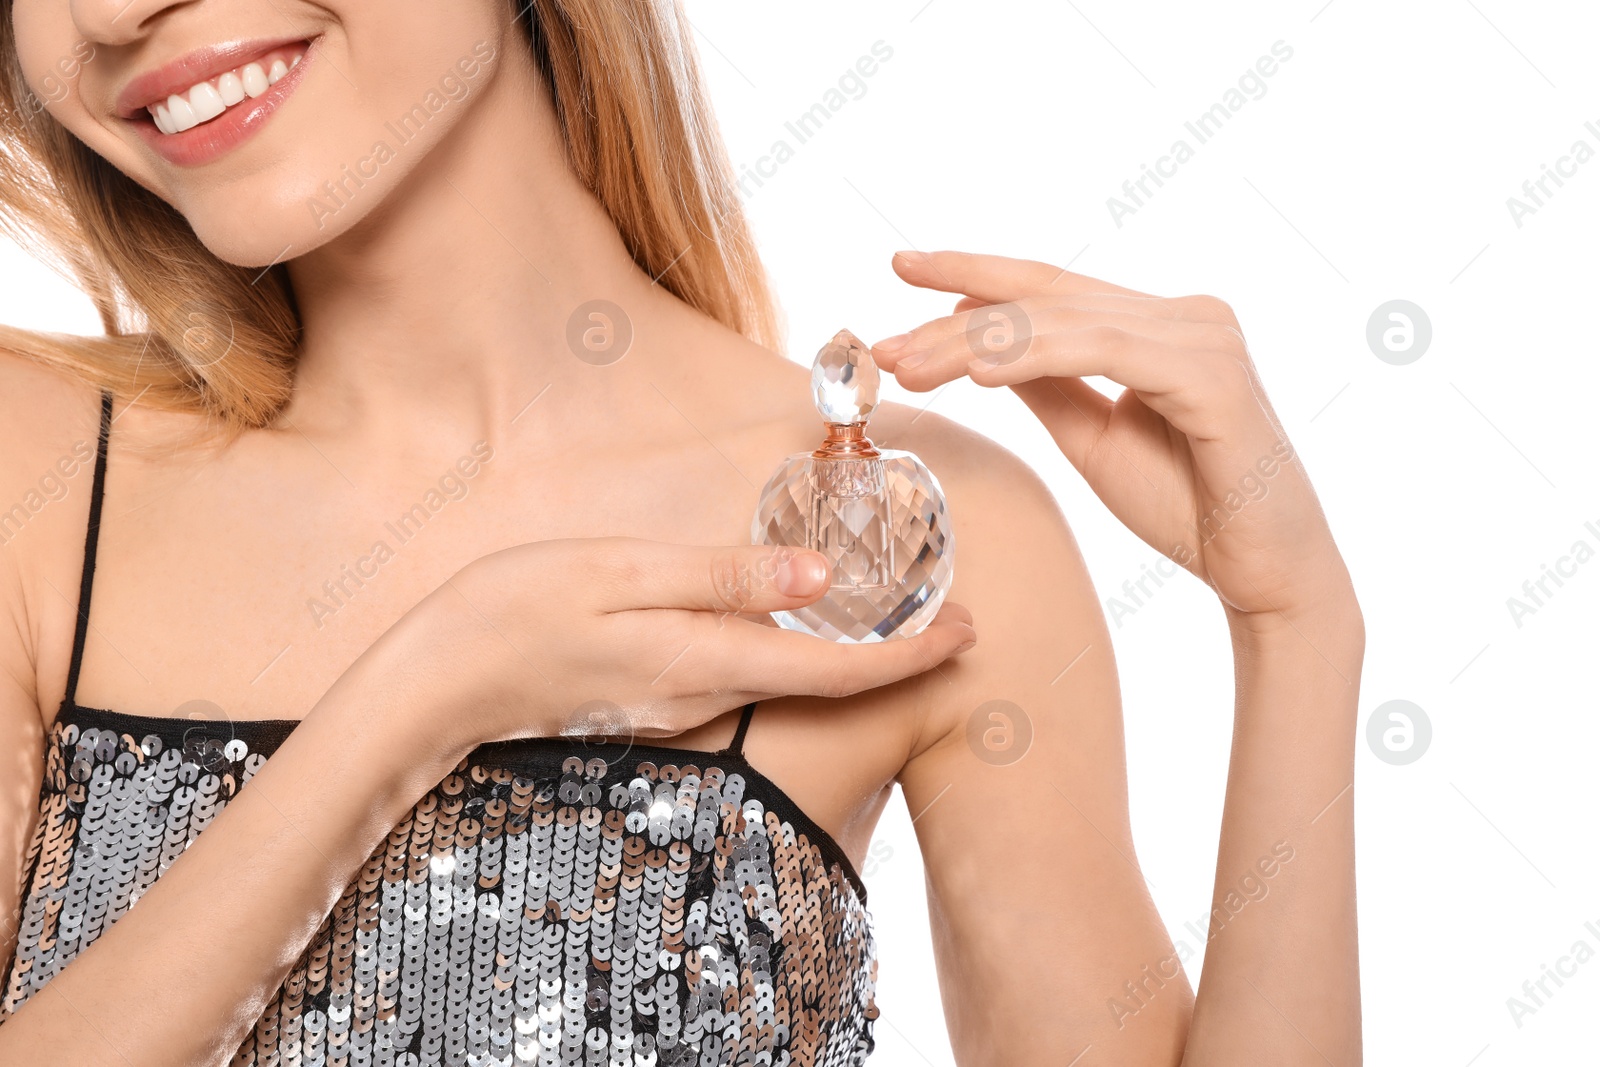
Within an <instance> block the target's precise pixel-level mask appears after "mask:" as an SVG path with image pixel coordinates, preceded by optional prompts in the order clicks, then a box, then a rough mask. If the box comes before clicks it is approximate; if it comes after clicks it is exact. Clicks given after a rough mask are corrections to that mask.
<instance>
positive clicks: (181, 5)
mask: <svg viewBox="0 0 1600 1067" xmlns="http://www.w3.org/2000/svg"><path fill="white" fill-rule="evenodd" d="M515 13H516V12H515V10H514V9H513V8H512V6H511V5H510V4H509V3H507V2H506V0H450V2H449V3H448V4H439V3H433V2H424V0H322V2H320V3H312V2H309V0H13V4H12V19H13V25H14V27H15V32H16V41H17V50H18V53H19V58H20V60H21V63H22V69H23V72H24V75H25V76H26V78H27V81H28V85H29V87H30V88H31V89H32V91H33V93H34V95H35V96H36V97H37V99H36V100H32V101H27V102H26V106H30V107H41V106H42V107H44V108H45V109H47V110H48V111H49V112H50V113H51V114H52V115H53V116H54V117H55V118H56V119H57V120H59V121H60V122H61V124H62V125H63V126H65V127H66V128H67V129H68V130H69V131H70V132H72V133H73V134H74V135H76V136H77V137H78V138H79V139H81V140H82V141H83V142H84V143H85V144H87V145H88V146H89V147H90V148H91V149H93V150H94V151H95V152H97V153H99V154H100V155H101V156H103V157H105V158H106V159H107V160H108V161H109V162H111V163H112V164H113V165H114V166H116V167H117V168H118V169H119V170H121V171H122V172H123V173H125V174H127V175H128V176H129V177H131V178H133V179H134V180H135V181H137V182H139V184H141V185H143V186H145V187H146V188H148V189H150V190H151V191H152V192H154V193H156V194H157V195H158V196H160V197H161V198H162V199H164V200H166V201H167V202H168V203H170V204H171V205H172V206H173V207H175V208H176V209H177V210H178V211H180V212H181V213H182V214H183V215H184V216H185V217H186V218H187V219H188V220H189V223H190V225H191V226H193V228H194V231H195V233H196V234H198V235H199V237H200V239H201V240H202V241H203V242H204V243H205V244H206V246H207V247H208V248H209V249H211V251H212V252H213V253H215V254H216V255H217V256H218V257H220V258H222V259H224V260H226V261H228V262H230V263H235V264H239V265H241V266H266V265H269V264H272V263H276V262H280V261H282V260H285V259H289V258H292V257H294V256H297V255H300V254H302V253H304V252H307V251H309V250H310V249H312V248H314V247H316V246H318V245H320V244H323V243H325V242H326V241H328V240H330V239H331V238H333V237H334V236H336V235H338V234H340V233H343V232H344V231H346V230H348V229H349V228H350V227H351V226H352V225H353V224H354V223H355V222H357V221H358V220H359V219H361V218H362V217H363V216H365V215H367V214H368V213H370V212H371V211H373V209H374V208H375V206H376V205H377V204H379V203H380V202H382V201H383V199H384V198H385V197H386V196H388V195H389V194H390V193H391V192H392V191H393V190H394V188H395V187H396V186H397V185H398V184H399V182H400V181H401V179H402V178H403V177H404V176H405V175H406V174H407V173H409V172H410V171H412V170H413V169H414V168H415V167H417V166H418V164H419V163H421V162H422V160H423V159H424V158H426V157H427V155H428V154H429V152H430V151H431V150H432V149H433V148H434V146H436V145H437V144H439V143H440V141H441V140H442V139H443V138H444V137H445V136H446V134H447V133H448V132H449V131H450V130H451V129H452V128H453V127H455V126H456V125H457V124H458V123H460V122H461V121H462V120H463V119H464V118H465V117H466V116H467V115H468V114H469V113H470V112H471V110H472V109H473V108H475V107H477V106H478V105H479V98H480V97H481V96H483V95H485V94H486V92H487V90H488V88H489V86H490V84H491V83H492V81H493V79H494V77H495V76H496V74H497V73H498V72H499V71H500V70H501V69H502V66H503V64H502V63H501V60H502V59H503V58H504V57H505V56H506V54H507V52H508V49H509V48H511V47H512V46H518V47H520V46H521V45H522V37H521V33H520V27H517V26H515V25H514V22H513V18H514V15H515Z"/></svg>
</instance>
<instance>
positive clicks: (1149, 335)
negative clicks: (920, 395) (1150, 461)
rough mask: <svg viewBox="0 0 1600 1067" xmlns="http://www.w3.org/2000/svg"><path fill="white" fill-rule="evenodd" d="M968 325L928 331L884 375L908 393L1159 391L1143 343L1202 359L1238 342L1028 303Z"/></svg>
mask: <svg viewBox="0 0 1600 1067" xmlns="http://www.w3.org/2000/svg"><path fill="white" fill-rule="evenodd" d="M967 321H968V322H970V323H971V327H970V328H969V329H967V330H965V331H959V332H947V333H946V335H945V336H943V337H938V335H937V333H936V332H934V331H932V330H930V331H929V333H930V338H929V341H930V343H929V345H928V347H927V348H924V349H921V350H913V351H909V352H906V353H903V354H900V355H899V356H898V357H897V358H896V359H895V360H894V362H893V364H892V365H890V366H886V367H884V369H885V370H888V371H890V372H891V373H893V374H894V376H895V380H896V381H898V382H899V383H900V384H901V385H903V386H905V387H906V388H907V389H910V390H911V391H913V392H926V391H928V390H930V389H935V388H937V387H939V386H941V385H943V384H945V383H946V382H949V381H953V380H955V379H956V378H959V377H962V376H963V375H966V374H969V373H970V374H971V375H972V378H973V380H974V381H976V382H977V383H978V384H979V385H988V386H995V385H1014V384H1016V383H1017V382H1020V381H1026V380H1028V379H1029V378H1034V377H1039V376H1041V375H1047V374H1050V375H1069V376H1072V377H1082V376H1083V375H1086V374H1087V375H1093V374H1101V375H1105V376H1106V377H1108V378H1111V379H1113V380H1115V381H1117V382H1119V383H1120V384H1122V385H1130V386H1134V387H1135V388H1140V389H1146V388H1165V387H1168V386H1170V385H1171V384H1172V383H1171V382H1170V381H1164V380H1160V379H1159V378H1158V373H1159V372H1160V371H1161V370H1162V368H1160V367H1157V366H1152V365H1151V359H1150V356H1151V354H1152V350H1142V349H1141V347H1140V346H1141V343H1142V342H1155V343H1159V344H1161V345H1165V346H1174V347H1181V346H1185V345H1188V346H1194V347H1195V348H1196V349H1197V350H1199V351H1206V352H1209V351H1211V350H1213V349H1217V350H1221V349H1222V348H1223V347H1224V346H1225V345H1229V344H1232V343H1234V341H1235V340H1236V339H1237V335H1236V334H1233V333H1229V332H1227V328H1226V327H1223V326H1218V325H1213V324H1200V323H1192V322H1186V321H1182V320H1176V319H1166V318H1152V317H1150V316H1147V315H1141V314H1135V313H1131V312H1116V311H1110V312H1107V311H1084V310H1082V309H1079V308H1077V307H1075V306H1071V305H1061V304H1053V303H1044V304H1039V303H1033V304H1031V305H1030V303H1029V302H1028V301H1018V302H1017V303H1015V304H1012V305H1007V306H1005V307H1004V308H998V307H997V308H980V309H979V310H977V311H974V312H971V313H969V318H968V320H967ZM935 338H937V339H935ZM885 362H887V361H885ZM880 365H882V364H881V363H880ZM1129 375H1132V377H1131V378H1130V377H1129ZM1135 379H1136V380H1135Z"/></svg>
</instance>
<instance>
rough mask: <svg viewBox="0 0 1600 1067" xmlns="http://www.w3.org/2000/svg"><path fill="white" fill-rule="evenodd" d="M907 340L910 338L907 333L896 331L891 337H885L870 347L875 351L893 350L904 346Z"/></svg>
mask: <svg viewBox="0 0 1600 1067" xmlns="http://www.w3.org/2000/svg"><path fill="white" fill-rule="evenodd" d="M909 340H911V335H910V334H909V333H897V334H895V335H894V336H893V337H885V338H884V339H883V340H881V341H879V342H878V343H877V344H875V345H873V346H872V348H873V350H874V351H876V352H893V351H894V350H895V349H897V348H903V347H905V343H906V342H907V341H909Z"/></svg>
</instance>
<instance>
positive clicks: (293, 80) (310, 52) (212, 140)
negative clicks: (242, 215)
mask: <svg viewBox="0 0 1600 1067" xmlns="http://www.w3.org/2000/svg"><path fill="white" fill-rule="evenodd" d="M316 51H317V42H316V40H315V39H313V40H312V41H311V44H310V45H309V47H307V48H306V50H305V52H303V53H302V54H301V56H300V62H298V63H296V64H295V65H294V66H292V67H290V68H289V73H287V74H285V75H284V76H283V77H281V78H279V79H278V80H277V82H276V83H275V84H273V85H272V86H271V87H270V88H268V89H267V91H266V92H264V93H262V94H261V95H260V96H258V97H255V98H254V99H246V100H242V101H240V102H239V103H237V104H235V105H233V106H232V107H230V108H229V109H228V110H226V111H224V112H223V113H222V114H220V115H218V116H217V117H216V118H214V119H212V120H211V121H210V122H202V123H201V124H200V125H198V126H196V127H194V128H193V129H190V130H184V131H183V132H182V133H162V132H161V131H160V130H158V129H156V123H155V119H154V118H152V117H151V116H150V113H149V112H148V111H145V112H144V113H143V114H142V115H141V117H139V118H134V119H129V120H127V121H129V122H130V123H132V124H133V128H134V129H136V130H138V131H139V136H141V137H143V138H144V140H145V143H146V144H148V145H149V146H150V147H151V148H153V149H155V150H156V151H157V152H158V153H160V155H161V157H162V158H163V159H165V160H166V161H167V162H168V163H172V164H174V165H176V166H179V167H200V166H204V165H205V164H207V163H211V162H213V161H215V160H217V159H220V158H222V157H223V156H225V155H227V154H228V153H229V152H231V151H233V150H234V149H235V148H238V147H239V146H240V145H242V144H244V143H245V142H246V141H248V140H249V139H250V138H252V137H254V136H255V135H256V134H257V133H259V132H260V131H261V128H262V127H263V126H265V125H266V124H267V121H268V120H269V119H270V118H272V116H273V115H274V114H275V113H276V112H277V110H278V108H280V107H282V106H283V102H284V101H285V100H287V99H289V95H290V94H291V93H293V92H294V91H295V88H296V87H297V86H299V84H300V80H301V79H302V78H304V77H305V73H306V68H307V67H309V66H310V65H311V63H312V57H313V56H314V55H316Z"/></svg>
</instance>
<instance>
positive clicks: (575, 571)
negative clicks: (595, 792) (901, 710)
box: [374, 537, 977, 751]
mask: <svg viewBox="0 0 1600 1067" xmlns="http://www.w3.org/2000/svg"><path fill="white" fill-rule="evenodd" d="M826 574H827V569H826V560H825V558H824V557H823V556H822V554H821V553H819V552H813V551H808V550H798V549H792V548H781V547H779V548H775V547H772V546H755V545H743V546H709V547H708V546H690V545H676V544H668V543H665V542H660V541H651V540H645V539H641V538H634V537H599V538H563V539H557V540H549V541H535V542H532V543H529V544H522V545H516V546H513V547H511V548H507V549H503V550H501V551H498V552H493V553H490V554H489V555H486V556H483V557H480V558H479V559H477V560H474V561H473V562H472V563H470V564H468V565H467V566H466V567H463V568H462V569H461V570H459V571H457V572H456V574H455V575H454V576H453V577H452V578H450V579H449V580H448V581H446V582H445V583H444V584H443V585H441V586H440V587H439V588H438V589H437V590H435V591H434V592H433V593H431V594H429V595H428V596H427V597H425V598H424V599H423V600H422V601H421V602H420V603H418V604H417V606H416V607H415V608H413V609H412V610H411V612H409V613H408V614H407V615H406V616H404V617H403V618H402V619H401V620H400V621H399V622H398V623H396V624H395V626H394V627H393V628H392V629H391V630H390V632H389V633H386V634H385V635H384V637H383V638H382V639H380V641H379V644H378V645H377V646H374V651H377V649H378V648H379V647H380V646H382V645H383V644H384V643H385V642H398V649H397V651H398V657H397V658H391V660H390V662H396V663H400V664H403V665H404V669H405V670H407V671H408V672H418V671H420V672H421V674H422V675H423V678H421V679H419V681H418V682H417V683H416V684H421V685H425V686H426V687H427V691H428V696H429V698H430V699H427V700H420V701H412V702H410V703H412V704H413V705H415V706H417V707H418V713H419V714H423V715H427V716H431V717H436V721H433V722H432V723H431V724H429V725H431V726H432V727H433V728H436V731H437V733H436V734H435V736H438V737H439V738H440V739H441V740H444V741H446V742H447V743H449V744H452V745H454V746H456V747H460V748H461V749H462V750H463V751H465V750H467V749H470V748H471V747H473V746H474V745H477V744H482V743H485V742H490V741H498V740H503V739H510V738H517V737H531V736H556V735H561V734H585V735H604V736H621V737H662V736H670V735H673V734H678V733H682V732H683V731H685V730H688V729H690V728H692V727H694V726H698V725H700V724H701V723H704V722H709V721H710V720H712V719H714V718H716V717H717V716H719V715H721V714H723V713H724V712H727V711H729V710H730V709H733V708H737V707H740V706H742V705H744V704H746V703H749V702H750V701H752V700H760V699H764V698H768V697H775V696H786V695H811V696H825V697H842V696H847V695H849V694H851V693H858V692H861V691H863V690H866V689H872V688H875V687H877V686H880V685H886V684H888V683H890V682H894V681H898V680H900V679H902V678H906V677H909V676H911V675H914V674H918V673H920V672H922V671H925V670H927V669H929V668H930V667H933V666H935V665H937V664H938V663H940V662H941V661H943V660H945V659H946V658H948V657H950V656H952V655H955V654H957V653H960V652H964V651H966V649H967V648H969V647H971V646H972V644H973V643H974V642H975V641H976V640H977V634H976V631H974V629H973V627H972V625H971V623H972V615H971V613H970V612H968V611H967V610H966V609H965V608H963V607H961V606H960V605H958V604H951V603H947V604H946V605H945V606H944V607H943V609H942V610H941V611H940V612H939V614H938V615H937V616H936V617H935V618H934V620H933V622H932V623H930V624H929V625H928V627H927V628H926V629H924V630H923V631H922V632H921V633H919V634H917V635H916V636H914V637H910V638H904V639H897V640H891V641H882V642H876V643H873V644H869V645H848V644H839V643H836V642H833V641H829V640H825V639H823V638H819V637H815V636H812V635H810V634H804V633H796V632H793V631H788V630H782V629H779V628H778V627H776V626H775V625H772V624H771V621H770V619H765V618H763V619H762V621H756V620H755V619H752V618H747V617H745V616H746V615H754V616H757V617H758V618H760V617H761V616H762V615H763V613H766V612H772V611H778V610H783V609H793V608H796V607H800V606H802V605H805V604H809V603H812V602H814V601H816V600H818V599H820V598H821V596H822V594H823V593H824V592H825V591H826V582H827V578H826ZM391 651H396V649H391ZM441 692H444V693H447V694H448V696H446V697H445V698H444V699H442V700H440V699H433V698H434V697H436V696H437V695H438V694H439V693H441Z"/></svg>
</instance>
